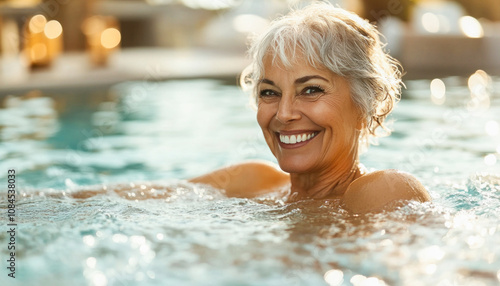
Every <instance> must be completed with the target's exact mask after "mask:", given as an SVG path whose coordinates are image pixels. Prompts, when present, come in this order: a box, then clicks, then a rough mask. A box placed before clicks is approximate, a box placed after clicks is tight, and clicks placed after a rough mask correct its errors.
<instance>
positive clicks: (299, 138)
mask: <svg viewBox="0 0 500 286" xmlns="http://www.w3.org/2000/svg"><path fill="white" fill-rule="evenodd" d="M315 135H316V133H311V134H307V135H306V134H302V135H292V136H287V135H280V141H281V143H285V144H296V143H300V142H304V141H307V140H310V139H311V138H313V137H314V136H315Z"/></svg>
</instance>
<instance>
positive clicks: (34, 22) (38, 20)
mask: <svg viewBox="0 0 500 286" xmlns="http://www.w3.org/2000/svg"><path fill="white" fill-rule="evenodd" d="M46 24H47V18H45V16H43V15H35V16H33V17H32V18H31V19H30V21H29V24H28V27H29V30H30V32H31V33H33V34H38V33H41V32H43V30H44V29H45V25H46Z"/></svg>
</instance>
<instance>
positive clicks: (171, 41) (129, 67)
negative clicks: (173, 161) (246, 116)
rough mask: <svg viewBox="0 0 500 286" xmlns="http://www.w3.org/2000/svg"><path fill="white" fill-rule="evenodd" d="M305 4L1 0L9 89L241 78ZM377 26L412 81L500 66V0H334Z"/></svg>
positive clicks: (2, 77)
mask: <svg viewBox="0 0 500 286" xmlns="http://www.w3.org/2000/svg"><path fill="white" fill-rule="evenodd" d="M309 2H311V1H298V0H268V1H264V0H252V1H249V0H247V1H244V0H212V1H209V0H71V1H70V0H0V42H1V45H0V55H1V61H0V93H1V94H5V93H8V92H19V91H22V92H27V91H29V90H32V89H39V88H42V89H43V88H48V87H53V88H57V87H67V86H78V85H109V84H112V83H116V82H120V81H123V80H130V79H142V78H143V77H144V76H147V75H148V71H147V68H148V67H149V69H150V71H149V73H152V71H151V70H155V71H154V76H155V77H156V78H157V79H160V78H161V79H162V78H174V77H207V76H208V77H233V78H234V77H236V75H237V74H238V73H239V72H240V71H241V69H242V68H243V67H244V66H245V64H246V63H247V61H246V59H245V50H246V45H247V43H248V37H249V36H250V35H252V34H255V33H259V31H261V30H262V29H264V28H265V27H266V25H267V24H268V23H269V21H270V20H272V19H274V18H275V17H277V16H278V15H280V14H285V13H286V12H287V11H288V7H289V6H290V5H294V6H299V7H300V6H301V5H306V4H307V3H309ZM331 2H332V3H334V4H337V5H339V6H341V7H343V8H346V9H348V10H351V11H354V12H356V13H358V14H360V15H361V16H363V17H365V18H367V19H369V20H370V21H371V22H373V23H375V24H377V25H378V27H379V29H380V30H381V32H382V33H383V34H384V36H385V37H386V42H387V44H388V45H387V49H388V51H390V53H391V54H392V55H393V56H394V57H396V58H398V59H399V60H400V61H401V62H402V63H403V66H404V67H405V70H406V72H407V78H431V77H438V76H441V77H442V76H449V75H467V74H470V73H472V72H474V71H476V70H477V69H482V70H485V71H486V72H488V73H498V72H499V70H500V52H499V51H500V1H498V0H453V1H451V0H450V1H444V0H376V1H368V0H334V1H331Z"/></svg>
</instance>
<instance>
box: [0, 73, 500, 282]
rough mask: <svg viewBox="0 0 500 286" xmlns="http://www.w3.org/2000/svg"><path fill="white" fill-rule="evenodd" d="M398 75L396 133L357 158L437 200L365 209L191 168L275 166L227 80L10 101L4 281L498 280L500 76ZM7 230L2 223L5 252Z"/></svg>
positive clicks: (3, 149) (3, 158) (5, 122)
mask: <svg viewBox="0 0 500 286" xmlns="http://www.w3.org/2000/svg"><path fill="white" fill-rule="evenodd" d="M405 84H406V89H405V90H404V91H403V95H402V98H403V99H402V100H401V102H399V103H398V105H397V107H396V108H395V111H394V112H393V113H392V115H391V116H390V120H391V122H392V124H391V129H392V130H393V134H392V135H391V136H389V137H384V138H380V139H379V142H378V143H379V144H378V145H375V146H371V147H370V148H369V150H368V151H367V152H366V153H364V154H363V155H362V156H361V162H362V163H363V164H364V165H365V166H366V168H368V169H369V170H379V169H387V168H395V169H399V170H403V171H406V172H410V173H412V174H413V175H415V176H416V177H417V178H418V179H419V180H421V182H422V183H423V185H424V186H425V187H426V188H427V189H428V191H429V193H430V195H431V197H432V202H428V203H416V202H414V203H410V204H409V205H405V206H400V207H397V208H396V209H395V210H393V211H386V212H383V213H377V214H365V215H355V214H352V213H349V212H347V211H345V210H343V209H342V207H341V206H339V205H338V203H335V202H334V201H325V200H306V201H299V202H295V203H286V202H283V201H282V200H281V198H280V196H279V195H278V194H276V195H267V196H263V197H258V198H255V199H243V198H228V197H227V196H225V194H224V192H223V191H221V190H218V189H214V188H211V187H208V186H206V185H201V184H191V183H188V182H187V181H186V179H189V178H192V177H194V176H197V175H200V174H203V173H206V172H209V171H211V170H213V169H215V168H219V167H222V166H225V165H228V164H232V163H236V162H240V161H242V160H248V159H264V160H270V161H273V162H275V159H274V157H273V156H272V154H271V152H270V151H269V150H268V148H267V146H266V143H265V141H264V138H263V136H262V134H261V131H260V128H259V126H258V124H257V123H256V120H255V114H256V113H255V111H254V110H252V108H251V107H250V106H249V98H248V96H247V95H246V94H245V93H243V91H241V89H240V88H239V87H238V86H236V85H234V80H229V81H225V80H215V79H191V80H167V81H128V82H123V83H119V84H116V85H113V86H112V87H110V88H103V89H88V90H87V89H78V90H76V91H74V92H71V93H69V92H68V93H58V92H53V93H51V92H44V93H41V92H38V93H37V92H32V93H29V94H25V95H14V96H9V97H5V98H4V107H3V108H2V109H0V122H1V124H2V125H1V126H0V138H1V141H0V171H1V172H2V174H3V175H2V177H5V176H6V174H7V170H9V169H15V173H16V186H17V191H18V198H17V202H16V223H17V233H16V247H17V252H16V259H17V260H16V265H17V266H16V267H17V273H16V274H17V276H16V279H10V278H9V277H7V276H6V275H2V276H0V285H52V286H56V285H95V286H105V285H224V286H234V285H255V286H257V285H258V286H261V285H330V286H334V285H440V286H446V285H498V284H499V283H500V244H499V243H498V241H500V155H499V153H500V125H499V124H500V117H499V114H500V93H499V91H500V78H499V77H495V76H490V75H488V74H487V73H485V72H484V71H477V72H476V73H474V74H472V75H471V76H470V77H446V78H441V79H434V80H407V81H405ZM13 117H15V118H17V120H15V121H11V120H9V118H13ZM79 192H80V193H81V192H85V193H86V194H89V195H86V196H75V195H74V194H77V193H79ZM0 209H1V210H2V213H3V214H6V213H7V211H8V210H7V209H8V205H7V204H6V203H5V201H2V202H1V203H0ZM4 217H5V216H4V215H3V217H2V222H3V221H4ZM8 241H9V234H8V233H7V232H5V231H2V232H1V233H0V245H2V248H1V252H0V253H1V255H2V258H4V257H8V255H9V251H8V250H7V248H6V247H4V246H5V245H7V243H8ZM2 265H4V264H2ZM7 279H9V280H7Z"/></svg>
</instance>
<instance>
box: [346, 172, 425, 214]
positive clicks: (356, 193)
mask: <svg viewBox="0 0 500 286" xmlns="http://www.w3.org/2000/svg"><path fill="white" fill-rule="evenodd" d="M410 200H413V201H419V202H426V201H430V200H431V197H430V196H429V193H428V192H427V190H426V189H425V187H424V186H423V185H422V183H420V182H419V181H418V180H417V179H416V178H415V177H414V176H412V175H411V174H409V173H406V172H401V171H398V170H381V171H375V172H372V173H368V174H365V175H363V176H361V177H359V178H358V179H356V180H354V181H353V182H352V183H351V184H350V185H349V187H348V189H347V191H346V192H345V194H344V197H343V198H342V202H343V204H344V207H345V208H346V209H348V210H350V211H352V212H355V213H366V212H372V211H380V210H383V209H384V207H385V206H387V205H388V204H390V203H392V202H395V201H410Z"/></svg>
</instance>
